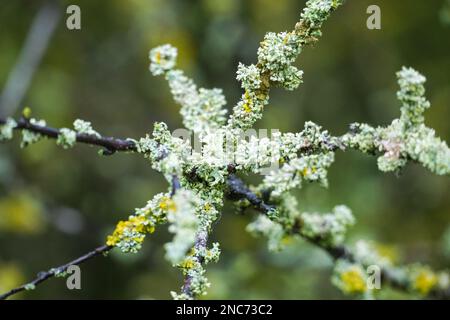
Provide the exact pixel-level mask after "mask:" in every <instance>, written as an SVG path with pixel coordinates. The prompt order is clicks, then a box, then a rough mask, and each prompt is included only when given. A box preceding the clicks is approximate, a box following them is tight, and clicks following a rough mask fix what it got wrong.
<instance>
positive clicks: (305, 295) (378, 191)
mask: <svg viewBox="0 0 450 320" xmlns="http://www.w3.org/2000/svg"><path fill="white" fill-rule="evenodd" d="M304 2H305V1H299V0H277V1H273V0H246V1H241V0H199V1H187V0H129V1H125V0H108V1H106V0H104V1H101V0H95V1H93V0H89V1H88V0H84V1H70V2H66V1H57V2H56V4H57V5H59V6H60V7H59V10H60V11H61V19H60V21H59V23H58V25H57V27H56V29H55V32H54V34H53V36H52V37H51V39H50V42H49V45H48V47H47V48H46V50H45V54H44V56H43V59H42V61H41V62H40V63H39V65H38V66H37V68H36V70H35V73H34V77H33V79H32V81H31V83H30V86H29V88H28V89H27V91H26V95H25V97H24V99H22V101H21V103H20V109H21V108H23V107H24V106H30V107H31V108H32V110H33V116H35V117H37V118H43V119H45V120H47V123H48V124H50V125H52V126H56V127H70V126H71V123H72V121H73V120H74V119H76V118H81V119H86V120H89V121H91V122H92V123H93V125H94V128H95V129H97V130H98V131H99V132H101V133H103V134H105V135H112V136H118V137H133V138H135V137H140V136H143V135H145V133H147V132H150V131H151V130H152V124H153V122H154V121H165V122H167V123H168V125H169V127H170V128H171V129H175V128H179V127H181V119H180V115H179V113H178V109H179V107H178V106H177V105H176V104H175V103H174V102H173V100H172V98H171V96H170V93H169V90H168V88H167V85H166V83H165V81H164V80H163V79H161V78H154V77H152V76H151V74H150V73H149V72H148V51H149V49H150V48H152V47H154V46H157V45H159V44H162V43H171V44H173V45H175V46H177V47H178V49H179V59H178V61H179V66H180V67H181V68H182V69H184V70H185V71H186V72H187V74H188V75H190V76H191V77H193V78H194V79H195V80H196V82H197V84H199V85H200V86H204V87H221V88H223V89H224V92H225V94H226V96H227V101H228V108H229V109H230V108H231V107H232V106H233V104H234V103H235V102H236V101H237V100H238V98H239V96H240V94H241V91H240V88H239V84H238V83H237V81H236V80H235V71H236V66H237V64H238V62H239V61H242V62H244V63H252V62H254V61H255V59H256V49H257V47H258V44H259V41H261V39H262V38H263V36H264V34H265V33H266V32H267V31H284V30H290V29H292V27H293V25H294V24H295V22H296V21H297V20H298V18H299V14H300V11H301V9H302V8H303V6H304ZM68 4H78V5H79V6H80V7H81V13H82V17H81V23H82V29H81V30H79V31H70V30H68V29H67V28H66V25H65V20H66V18H67V15H66V14H65V9H66V7H67V5H68ZM370 4H378V5H379V6H380V7H381V15H382V29H381V30H368V29H367V28H366V19H367V17H368V15H367V14H366V8H367V7H368V6H369V5H370ZM43 5H45V2H43V1H36V0H27V1H25V0H17V1H6V0H2V1H1V2H0V89H1V88H2V87H3V86H4V85H5V83H6V81H7V79H8V76H9V75H10V72H11V70H13V69H14V66H15V64H16V63H17V60H18V57H19V55H20V53H21V51H22V49H23V45H24V41H25V38H26V36H27V34H28V33H29V32H30V26H31V24H32V21H33V19H34V17H35V16H36V14H37V13H38V12H39V10H40V9H41V8H42V6H43ZM323 31H324V36H323V38H322V39H321V40H320V41H319V43H318V44H317V45H316V46H315V47H314V48H307V49H305V50H304V52H303V53H302V54H301V56H300V58H299V59H298V61H297V63H296V65H297V66H299V67H300V68H301V69H303V70H304V72H305V74H304V84H303V85H302V86H301V87H300V88H299V89H298V90H296V91H294V92H286V91H283V90H282V89H275V90H273V92H272V95H271V103H270V105H269V106H268V107H267V109H266V112H265V117H264V119H263V120H262V121H260V122H259V123H258V127H260V128H276V129H280V130H282V131H299V130H301V129H302V128H303V123H304V122H305V121H307V120H312V121H314V122H316V123H318V124H320V125H323V126H324V127H325V128H328V129H329V130H330V132H331V133H332V134H334V135H338V134H342V133H344V132H345V131H346V130H347V127H348V124H349V123H351V122H354V121H359V122H367V123H370V124H372V125H386V124H388V123H390V121H391V120H392V119H393V118H395V117H397V116H398V114H399V102H398V101H397V100H396V98H395V92H396V90H397V85H396V78H395V72H396V71H397V70H399V69H400V68H401V66H402V65H406V66H413V67H414V68H416V69H417V70H419V71H420V72H422V73H424V74H425V75H426V76H427V78H428V82H427V84H426V88H427V96H428V97H429V99H430V101H431V103H432V107H431V109H429V110H428V111H427V112H426V122H427V124H428V125H429V126H431V127H433V128H435V129H436V132H437V134H438V135H439V136H441V137H442V138H443V139H445V140H446V141H447V142H448V141H450V121H449V118H450V41H449V39H450V36H449V35H450V1H446V0H429V1H427V2H426V4H425V3H424V1H423V0H399V1H387V0H384V1H382V0H358V1H348V2H347V3H346V4H345V5H344V6H343V7H342V8H341V9H339V10H338V11H337V12H336V13H335V14H333V16H332V17H331V19H330V20H329V21H328V22H327V23H326V25H325V27H324V30H323ZM20 109H17V110H16V111H15V113H14V115H15V116H17V115H19V114H20ZM19 142H20V140H19V137H16V138H15V139H14V141H12V142H9V143H7V144H2V145H0V291H2V292H3V291H5V290H7V289H10V288H11V287H13V286H16V285H18V284H21V283H23V282H24V281H26V280H29V279H31V278H32V277H34V276H35V274H36V272H38V271H40V270H45V269H48V268H49V267H52V266H57V265H60V264H62V263H65V262H67V261H70V260H71V259H72V258H75V257H77V256H79V255H81V254H83V253H85V252H87V251H88V250H90V249H92V248H94V247H96V246H98V245H100V244H102V243H104V241H105V236H106V235H107V234H108V233H109V232H111V231H112V230H113V228H114V226H115V223H116V222H117V221H118V220H120V219H124V218H126V217H127V216H128V215H129V214H130V213H132V211H133V209H134V208H135V207H140V206H142V205H144V204H145V203H146V201H147V200H148V199H150V198H152V196H153V195H154V194H156V193H158V192H160V191H161V190H165V189H166V187H167V186H166V183H165V181H164V180H163V178H162V177H161V176H160V175H159V174H157V173H155V172H154V171H152V169H151V168H150V164H149V163H148V162H147V161H146V160H145V159H143V158H141V157H139V156H136V155H127V154H117V155H114V156H112V157H100V156H98V155H97V150H96V149H95V148H91V147H88V146H84V145H77V146H76V147H75V148H73V149H71V150H68V151H65V150H62V149H61V148H58V147H56V145H55V143H54V141H42V142H40V143H38V144H36V145H32V146H30V147H28V148H26V149H20V147H19ZM329 181H330V186H329V188H328V189H323V188H320V187H319V186H316V185H306V186H305V187H304V189H302V190H300V191H298V192H297V196H298V199H299V204H300V207H301V209H302V210H310V211H313V210H314V211H323V212H326V211H328V210H330V209H331V208H332V207H333V206H334V205H336V204H346V205H348V206H349V207H350V208H352V210H353V212H354V215H355V216H356V218H357V225H356V226H355V227H353V228H352V229H351V230H350V232H349V235H348V242H349V243H354V242H355V241H356V240H357V239H361V238H362V239H369V240H374V241H377V242H378V243H381V244H382V248H383V249H384V250H385V252H387V253H388V254H390V255H391V257H392V258H393V259H394V260H396V261H398V262H402V263H408V262H415V261H419V262H423V263H427V264H430V265H431V266H433V267H434V268H437V269H445V268H447V267H448V266H449V263H450V229H449V227H450V193H449V187H450V183H449V179H448V178H447V177H437V176H434V175H432V174H431V173H429V172H428V171H426V170H425V169H423V168H422V167H420V166H418V165H414V164H411V165H409V166H408V167H407V168H406V169H405V170H404V172H403V173H402V174H401V176H399V177H397V176H395V175H393V174H383V173H381V172H379V171H378V170H377V167H376V159H375V158H373V157H369V156H365V155H361V154H360V153H357V152H348V153H345V154H343V153H338V154H337V158H336V163H335V165H334V166H332V168H331V170H330V174H329ZM252 217H253V214H248V215H245V216H244V215H237V214H235V212H234V209H233V207H232V206H230V205H227V206H226V207H225V208H224V210H223V214H222V217H221V219H220V221H219V223H218V224H217V225H216V227H215V231H214V234H213V239H214V240H217V241H219V242H220V243H221V248H222V256H221V259H220V262H219V263H218V264H215V265H209V266H208V277H209V278H210V280H211V282H212V286H211V288H210V290H209V295H208V296H207V298H219V299H231V298H237V299H240V298H248V299H254V298H264V299H265V298H275V299H312V298H327V299H336V298H344V296H343V295H342V294H341V293H340V292H339V291H338V290H337V289H335V288H334V287H333V286H332V285H331V283H330V276H331V266H332V261H331V260H330V258H329V257H328V256H327V255H326V254H324V253H323V252H321V251H320V250H319V249H316V248H314V247H312V246H310V245H308V244H306V243H304V242H303V241H297V242H295V243H292V244H291V245H290V246H288V247H287V248H286V250H285V251H283V252H281V253H271V252H269V251H268V250H267V246H266V242H265V240H264V239H255V238H253V237H252V236H251V235H249V234H248V233H246V232H245V231H244V229H245V226H246V224H248V223H249V222H250V221H251V220H252ZM169 239H170V235H169V234H168V232H167V230H166V228H165V227H162V228H160V229H158V230H157V232H156V233H155V234H153V235H152V236H150V237H148V238H147V240H146V242H145V244H144V246H143V250H142V251H141V252H140V253H138V254H136V255H124V254H120V253H118V252H113V253H112V254H110V255H109V257H108V258H96V259H94V260H91V261H89V262H88V263H87V264H85V265H83V266H82V290H73V291H70V290H67V289H66V286H65V281H64V280H62V279H52V280H50V281H47V282H46V283H45V284H42V285H41V286H39V287H38V289H37V290H35V291H31V292H26V293H23V294H22V295H18V296H17V298H22V299H31V298H33V299H48V298H62V299H91V298H93V299H107V298H113V299H119V298H126V299H136V298H162V299H167V298H170V296H169V291H170V290H178V289H179V286H180V284H181V279H182V278H181V275H180V273H179V272H178V271H177V270H175V269H174V268H172V267H171V266H170V264H169V263H168V262H167V261H166V260H165V259H164V249H163V244H164V243H165V242H167V241H168V240H169ZM446 239H447V240H446ZM381 297H384V298H408V297H407V296H404V295H402V294H399V293H398V292H395V291H391V290H386V291H383V293H382V295H381Z"/></svg>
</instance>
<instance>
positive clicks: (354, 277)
mask: <svg viewBox="0 0 450 320" xmlns="http://www.w3.org/2000/svg"><path fill="white" fill-rule="evenodd" d="M340 278H341V281H342V284H343V287H342V289H343V290H344V291H345V292H347V293H363V292H365V291H366V290H367V287H366V281H365V278H364V274H363V273H362V270H361V269H360V268H359V267H358V266H350V267H349V268H348V270H346V271H344V272H342V273H341V276H340Z"/></svg>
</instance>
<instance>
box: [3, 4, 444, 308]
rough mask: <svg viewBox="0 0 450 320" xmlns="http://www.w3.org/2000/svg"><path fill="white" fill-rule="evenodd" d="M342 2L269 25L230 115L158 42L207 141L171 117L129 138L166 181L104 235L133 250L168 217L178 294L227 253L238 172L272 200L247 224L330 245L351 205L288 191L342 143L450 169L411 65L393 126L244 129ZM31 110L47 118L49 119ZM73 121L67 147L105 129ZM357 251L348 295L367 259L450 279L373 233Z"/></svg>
mask: <svg viewBox="0 0 450 320" xmlns="http://www.w3.org/2000/svg"><path fill="white" fill-rule="evenodd" d="M341 4H342V1H341V0H309V1H308V2H307V4H306V8H305V9H304V10H303V11H302V13H301V15H300V21H299V22H298V23H297V24H296V26H295V28H294V30H292V31H290V32H280V33H273V32H270V33H268V34H266V36H265V37H264V39H263V41H262V42H261V44H260V47H259V49H258V52H257V61H256V62H255V63H254V64H248V65H245V64H243V63H239V65H238V69H237V76H236V78H237V80H238V81H239V82H240V83H241V87H242V89H243V94H242V97H241V99H240V100H239V101H238V102H237V104H236V105H235V106H234V107H233V109H232V113H231V115H230V116H229V117H227V116H226V114H227V110H226V109H225V105H226V100H225V97H224V95H223V92H222V90H221V89H217V88H212V89H206V88H198V87H197V86H196V84H195V83H194V81H193V80H192V79H190V78H189V77H187V76H186V75H185V74H184V72H183V71H181V70H178V69H175V67H176V58H177V49H176V48H174V47H172V46H171V45H169V44H166V45H162V46H159V47H156V48H154V49H152V50H151V51H150V53H149V59H150V71H151V73H152V74H153V75H155V76H163V77H164V78H165V79H166V80H167V82H168V84H169V87H170V90H171V93H172V95H173V98H174V101H175V102H176V103H177V104H178V105H180V106H181V109H180V114H181V116H182V120H183V124H184V126H185V127H186V129H188V130H189V131H190V132H192V133H194V134H196V135H197V137H198V139H199V141H200V145H201V148H200V149H196V148H194V147H192V145H191V143H190V141H189V139H183V138H182V137H178V136H175V135H172V134H171V132H170V130H169V128H168V126H167V125H166V124H165V123H163V122H158V123H155V124H154V130H153V133H151V134H147V135H146V136H145V137H142V138H140V139H128V140H129V141H130V142H131V143H133V144H134V146H135V149H134V151H135V152H137V153H138V154H142V155H143V156H144V157H146V158H148V159H149V160H150V162H151V166H152V168H153V169H155V170H157V171H158V172H160V173H162V174H163V175H164V177H165V178H166V180H167V182H168V189H167V191H166V192H164V193H160V194H157V195H156V196H154V198H153V199H151V200H150V201H148V203H147V204H146V205H145V206H144V207H141V208H137V209H135V211H134V213H133V214H131V215H130V216H129V217H128V218H127V219H126V220H124V221H120V222H119V223H118V224H117V226H116V229H115V230H114V232H113V233H112V234H111V235H109V236H108V237H107V240H106V244H107V245H108V246H111V247H117V248H119V249H120V250H121V251H122V252H125V253H135V252H138V251H139V250H140V249H141V247H142V243H143V241H144V239H145V237H146V235H147V234H150V233H153V232H154V231H155V228H156V227H158V226H160V225H162V224H169V232H170V233H172V234H173V239H172V240H171V241H170V242H169V243H167V244H166V245H165V249H166V259H167V260H168V261H169V262H170V263H171V264H172V265H173V266H175V267H177V268H179V269H180V271H181V272H182V273H183V275H184V276H185V281H184V284H183V286H182V287H181V290H180V292H178V293H177V292H174V291H173V292H171V295H172V297H173V298H174V299H193V298H197V297H199V296H202V295H205V294H206V293H207V289H208V287H209V286H210V283H209V281H208V279H207V277H206V269H205V266H206V265H207V264H208V263H210V262H216V261H217V260H218V259H219V255H220V247H219V244H218V243H212V244H209V242H210V241H209V235H210V234H211V232H212V231H213V226H214V223H215V222H216V221H217V220H218V218H219V216H220V211H221V209H222V207H223V204H224V198H225V196H226V194H227V192H228V189H227V188H228V186H227V179H228V178H229V177H230V175H231V174H233V175H235V174H248V173H254V174H261V173H263V172H264V174H265V176H264V178H263V179H262V181H261V182H260V184H258V185H256V186H251V187H250V189H251V191H252V192H253V193H254V194H255V195H256V196H259V197H260V198H263V199H264V201H265V202H266V203H267V204H268V205H270V209H268V210H265V212H263V213H262V214H260V215H258V216H257V217H256V219H255V220H254V221H253V222H251V223H250V224H249V225H248V226H247V230H248V231H249V232H251V233H252V234H255V235H263V236H265V237H267V238H268V244H269V249H271V250H281V249H282V248H283V247H284V246H285V244H286V243H287V242H289V240H290V239H292V238H293V237H302V238H304V239H306V240H308V241H310V242H312V243H316V244H318V245H319V246H321V247H322V248H325V249H327V250H337V249H338V248H339V247H340V246H341V244H342V243H343V242H344V239H345V234H346V232H347V230H348V229H349V228H350V227H351V226H352V225H353V224H354V223H355V218H354V216H353V215H352V213H351V211H350V209H349V208H347V207H346V206H343V205H340V206H336V207H335V208H334V209H333V210H332V211H331V212H330V213H325V214H321V213H317V212H302V211H301V210H300V209H299V208H298V206H297V201H296V199H295V197H294V196H293V195H292V193H291V191H293V190H294V189H295V188H301V187H302V183H303V182H317V183H319V184H321V185H322V186H324V187H326V186H327V184H328V181H327V173H328V169H329V168H330V166H331V164H332V163H333V161H334V158H335V153H336V152H337V151H345V150H348V149H355V150H359V151H361V152H363V153H367V154H373V155H377V156H378V160H377V162H378V167H379V169H380V170H381V171H397V172H398V171H399V170H400V169H401V168H403V167H404V166H405V165H406V163H407V162H408V161H409V160H413V161H415V162H418V163H420V164H422V165H423V166H424V167H425V168H427V169H429V170H430V171H432V172H434V173H436V174H439V175H448V174H449V172H450V171H449V164H450V151H449V149H448V146H447V144H446V143H445V142H444V141H441V140H440V139H439V138H438V137H436V135H435V132H434V130H433V129H431V128H428V127H427V126H426V125H425V123H424V121H425V120H424V112H425V110H426V109H428V108H429V107H430V103H429V102H428V101H427V99H426V98H425V96H424V94H425V88H424V83H425V77H424V76H422V75H421V74H419V73H418V72H417V71H415V70H413V69H412V68H405V67H404V68H403V69H402V70H401V71H399V72H398V73H397V78H398V84H399V86H400V89H399V91H398V93H397V97H398V99H399V101H400V102H401V108H400V111H401V114H400V117H399V118H398V119H395V120H393V121H392V123H391V124H390V125H388V126H385V127H381V126H380V127H372V126H370V125H368V124H364V123H354V124H352V125H351V126H350V131H349V132H348V133H346V134H344V135H342V136H332V135H331V134H330V133H329V132H328V131H326V130H323V129H322V128H321V127H320V126H319V125H317V124H315V123H313V122H310V121H308V122H306V123H305V126H304V129H303V130H302V131H300V132H298V133H280V132H273V133H272V136H271V137H270V138H269V137H257V136H256V135H252V136H250V137H249V138H248V137H247V136H246V134H245V130H247V129H251V128H252V127H253V125H254V123H255V122H256V121H257V120H258V119H260V118H261V117H262V113H263V109H264V107H265V106H266V105H268V103H269V92H270V88H271V87H273V86H278V87H283V88H285V89H287V90H293V89H295V88H297V87H298V86H299V85H300V84H301V83H302V81H303V71H302V70H300V69H298V68H297V67H296V66H294V62H295V60H296V58H297V56H298V55H299V54H300V53H301V52H302V50H303V48H304V47H305V46H306V45H309V44H312V43H314V42H315V41H317V39H318V38H319V37H320V36H321V27H322V24H323V23H324V21H325V20H327V19H328V17H329V16H330V14H331V12H332V11H334V10H335V9H336V8H337V7H338V6H340V5H341ZM28 121H29V123H30V124H33V125H38V126H45V122H44V121H42V120H40V121H39V120H35V119H28ZM73 126H74V129H68V128H63V129H60V130H59V132H58V136H57V144H58V145H60V146H62V147H63V148H70V147H72V146H73V145H74V144H75V142H76V141H77V136H78V135H88V136H92V137H101V136H100V134H99V133H98V132H97V131H95V130H94V129H93V128H92V125H91V123H89V122H87V121H83V120H79V119H78V120H76V121H75V122H74V124H73ZM17 127H18V123H17V122H16V121H14V120H13V119H11V118H9V119H7V120H6V122H5V123H3V124H1V125H0V140H6V139H11V138H12V137H13V131H14V129H16V128H17ZM22 133H23V140H22V146H27V145H29V144H31V143H34V142H36V141H38V140H39V139H40V138H42V136H41V135H40V134H39V133H35V132H32V131H30V130H27V129H24V130H22ZM246 137H247V138H246ZM268 167H269V169H267V168H268ZM239 205H240V206H241V207H242V208H244V207H248V206H250V205H251V204H250V203H249V201H246V200H243V201H240V202H239ZM352 252H353V259H351V260H352V261H349V259H347V260H346V259H338V261H337V262H336V266H335V270H334V272H333V277H332V282H333V283H334V284H335V285H336V286H337V287H338V288H339V289H341V290H342V291H343V292H344V293H346V294H350V295H357V296H362V297H366V298H368V297H372V295H371V292H369V289H368V287H367V274H366V267H367V266H369V265H378V266H380V267H381V268H385V269H386V270H389V271H390V272H391V273H392V274H393V275H394V276H393V277H394V278H396V279H397V280H398V281H399V283H404V284H405V286H407V287H408V288H409V290H411V292H415V293H418V294H420V295H423V296H425V295H428V294H429V293H431V292H433V290H436V289H437V288H446V287H448V286H450V284H449V281H448V274H447V273H440V274H438V273H435V272H433V271H432V270H431V269H428V268H426V267H423V266H414V267H405V268H397V267H394V266H393V264H392V262H391V261H390V260H389V259H387V258H386V257H384V256H383V255H381V254H379V253H378V251H377V250H376V248H374V246H372V245H370V244H368V243H365V242H358V243H357V244H356V245H355V246H354V248H353V251H352Z"/></svg>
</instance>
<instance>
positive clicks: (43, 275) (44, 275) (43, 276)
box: [0, 245, 113, 300]
mask: <svg viewBox="0 0 450 320" xmlns="http://www.w3.org/2000/svg"><path fill="white" fill-rule="evenodd" d="M111 249H113V247H110V246H106V245H103V246H100V247H98V248H96V249H94V250H92V251H90V252H88V253H86V254H84V255H82V256H81V257H79V258H76V259H75V260H73V261H70V262H69V263H66V264H64V265H62V266H59V267H56V268H52V269H50V270H48V271H43V272H39V273H38V274H37V277H36V278H35V279H34V280H32V281H31V282H28V283H26V284H24V285H21V286H20V287H17V288H14V289H12V290H10V291H8V292H6V293H4V294H2V295H0V300H5V299H7V298H8V297H10V296H12V295H14V294H17V293H19V292H21V291H25V290H29V288H34V287H35V286H37V285H38V284H40V283H42V282H44V281H46V280H48V279H50V278H52V277H54V276H55V275H57V274H59V273H61V272H65V271H66V270H67V268H69V267H70V266H73V265H80V264H82V263H83V262H85V261H87V260H90V259H92V258H94V257H97V256H99V255H101V254H103V253H106V252H108V251H110V250H111Z"/></svg>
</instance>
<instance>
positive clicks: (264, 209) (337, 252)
mask: <svg viewBox="0 0 450 320" xmlns="http://www.w3.org/2000/svg"><path fill="white" fill-rule="evenodd" d="M227 186H228V191H227V198H228V199H230V200H234V201H236V200H242V199H246V200H248V201H249V202H250V204H252V206H253V208H254V209H255V210H257V211H259V212H260V213H263V214H266V215H267V214H269V212H270V211H271V210H273V209H275V207H274V206H272V205H269V204H266V203H265V202H264V200H263V199H261V198H259V197H258V196H257V195H256V194H255V193H253V192H252V191H251V190H250V189H249V188H248V187H247V186H246V185H245V183H244V182H243V181H242V180H241V179H240V178H238V177H237V176H236V175H234V174H231V175H230V176H229V178H228V181H227ZM300 231H301V224H300V221H298V220H297V221H296V223H295V225H294V227H293V228H292V233H294V234H298V235H300V236H301V237H302V238H304V239H305V240H306V241H308V242H309V243H311V244H313V245H315V246H317V247H319V248H321V249H323V250H324V251H326V252H327V253H328V254H329V255H330V256H331V257H332V258H333V259H334V260H338V259H343V260H347V261H348V262H358V261H356V258H355V256H354V254H353V252H352V251H351V249H350V248H349V247H348V246H346V245H338V246H326V245H324V244H323V243H322V242H321V241H320V239H317V238H310V237H306V236H304V235H303V234H301V232H300ZM381 279H382V281H383V282H385V283H387V284H389V285H390V286H392V287H393V288H395V289H398V290H401V291H405V292H407V291H408V290H409V288H411V286H410V283H409V281H407V280H405V279H402V278H399V277H398V276H396V273H395V269H392V268H383V269H382V270H381ZM428 297H430V298H438V299H450V288H447V289H442V290H440V289H434V290H432V291H431V292H430V293H429V295H428Z"/></svg>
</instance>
